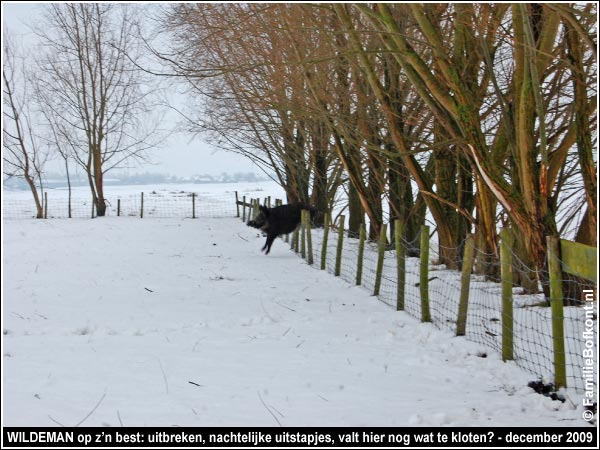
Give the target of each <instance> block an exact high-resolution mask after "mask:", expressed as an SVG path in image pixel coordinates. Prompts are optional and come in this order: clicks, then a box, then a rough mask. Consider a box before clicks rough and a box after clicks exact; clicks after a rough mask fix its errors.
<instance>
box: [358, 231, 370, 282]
mask: <svg viewBox="0 0 600 450" xmlns="http://www.w3.org/2000/svg"><path fill="white" fill-rule="evenodd" d="M366 238H367V231H366V229H365V224H364V223H361V224H360V227H359V229H358V257H357V261H356V285H357V286H360V284H361V283H362V272H363V260H364V254H365V239H366Z"/></svg>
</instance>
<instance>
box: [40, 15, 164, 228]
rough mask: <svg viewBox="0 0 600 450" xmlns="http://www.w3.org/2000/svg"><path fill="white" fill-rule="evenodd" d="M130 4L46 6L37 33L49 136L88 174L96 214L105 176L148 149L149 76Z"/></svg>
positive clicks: (153, 122)
mask: <svg viewBox="0 0 600 450" xmlns="http://www.w3.org/2000/svg"><path fill="white" fill-rule="evenodd" d="M139 27H140V23H139V21H138V18H137V17H136V9H135V6H131V5H117V4H100V3H94V4H91V3H85V4H84V3H77V4H52V5H49V6H48V10H47V14H46V20H45V23H44V29H40V30H38V31H37V33H38V35H39V36H40V38H41V39H42V42H43V49H42V51H41V56H40V58H39V67H40V72H39V80H40V88H41V89H40V91H41V92H43V93H44V97H43V103H44V110H45V111H46V117H48V118H51V121H50V124H51V126H52V129H53V135H54V136H55V137H56V138H57V140H58V141H59V142H60V145H61V146H62V151H63V152H65V151H67V150H68V151H69V152H70V154H71V156H72V157H73V158H74V160H75V161H76V162H77V164H78V165H79V166H81V167H82V168H83V169H84V171H85V173H86V174H87V177H88V181H89V185H90V188H91V191H92V197H93V200H94V203H95V206H96V212H97V215H98V216H104V215H105V213H106V206H107V205H106V201H105V198H104V183H103V180H104V175H105V173H106V172H107V171H109V170H111V169H114V168H116V167H122V166H123V165H124V164H127V163H130V162H132V160H134V159H144V158H145V151H146V150H147V149H148V148H151V147H153V146H155V145H156V144H157V143H158V141H159V139H160V136H159V135H158V122H157V120H158V117H156V116H153V115H152V114H153V112H152V111H151V109H152V108H151V105H150V103H149V102H150V98H151V94H152V93H153V88H152V85H151V80H150V78H149V76H147V75H146V74H145V72H144V71H142V70H141V69H140V65H139V63H140V59H141V58H142V47H141V45H140V42H139V40H138V33H139Z"/></svg>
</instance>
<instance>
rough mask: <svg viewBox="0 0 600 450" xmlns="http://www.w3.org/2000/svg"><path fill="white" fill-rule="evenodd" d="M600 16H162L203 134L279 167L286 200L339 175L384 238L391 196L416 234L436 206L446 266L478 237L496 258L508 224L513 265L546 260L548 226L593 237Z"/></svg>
mask: <svg viewBox="0 0 600 450" xmlns="http://www.w3.org/2000/svg"><path fill="white" fill-rule="evenodd" d="M596 16H597V12H596V6H595V5H593V4H581V5H579V4H578V5H572V4H560V5H559V4H535V3H534V4H527V5H525V4H514V5H513V4H462V3H461V4H386V3H382V4H362V3H361V4H335V5H324V4H318V5H298V4H285V5H284V4H261V5H256V4H248V5H178V6H176V7H173V8H172V9H171V10H170V12H169V15H168V18H169V22H167V23H168V24H169V26H170V27H171V28H170V29H171V30H172V32H174V33H175V38H176V43H177V44H178V45H176V46H175V48H176V51H174V52H173V56H172V59H171V61H170V63H171V65H172V66H173V67H175V69H176V73H177V74H178V75H182V76H183V77H184V79H185V80H186V83H187V84H188V85H189V86H190V89H191V92H193V93H194V94H197V95H199V96H203V97H202V98H204V99H205V100H204V111H203V112H204V113H208V115H209V117H210V119H209V124H208V125H207V124H206V123H202V124H200V125H201V126H200V128H202V127H204V128H208V129H211V130H212V131H213V132H216V133H217V134H218V135H219V138H220V139H223V140H226V141H227V142H228V143H229V144H232V143H233V145H232V146H233V147H234V148H240V149H243V150H242V152H243V153H245V154H247V155H250V156H252V157H253V158H255V159H260V161H262V162H263V163H265V164H267V165H269V166H271V167H272V168H273V170H275V172H276V173H277V176H278V178H279V179H280V181H281V183H282V185H284V186H286V189H287V190H288V192H293V195H290V199H295V198H302V199H306V197H307V196H308V192H307V186H308V185H309V183H310V181H313V183H314V185H315V186H316V185H317V184H316V180H320V178H321V177H320V176H319V173H320V174H327V177H331V175H332V173H333V172H334V171H340V170H341V172H340V173H341V174H342V179H343V180H344V181H347V185H348V186H349V189H348V197H349V204H350V215H351V220H350V222H351V227H357V225H358V224H359V223H360V222H362V221H363V220H364V219H363V216H364V215H366V216H368V219H369V221H370V223H371V225H372V227H371V231H372V236H375V235H376V234H377V233H378V232H379V226H380V225H381V223H383V221H384V220H385V218H384V217H383V216H382V209H383V208H382V205H383V202H384V201H386V200H387V202H388V204H389V210H390V218H400V219H402V220H404V221H405V222H406V223H405V227H404V229H405V230H406V231H407V238H408V239H409V240H413V239H412V238H413V237H414V236H416V234H417V232H418V231H417V230H418V227H417V225H418V224H420V223H422V222H423V221H424V219H423V218H424V208H425V207H426V208H427V209H428V210H429V212H430V214H431V216H432V217H433V220H434V222H435V225H436V231H437V235H438V238H439V244H440V249H439V255H440V262H443V263H446V264H448V265H450V266H453V267H457V266H460V256H461V254H462V249H461V246H462V245H463V243H464V240H465V237H466V236H467V234H468V233H471V232H475V233H477V235H478V238H479V239H478V241H479V242H480V243H481V247H482V248H481V250H482V255H487V257H489V258H491V259H492V260H493V259H495V258H497V257H498V256H497V243H498V239H499V237H498V229H499V227H500V226H506V225H510V226H511V227H512V229H513V230H518V233H515V237H516V249H517V253H518V255H519V259H520V260H521V261H522V262H523V264H524V265H526V266H528V267H529V268H534V269H537V270H540V271H543V269H544V266H545V254H546V244H545V242H546V241H545V237H546V236H548V235H553V236H556V235H563V234H564V233H565V232H566V230H567V229H569V228H570V229H571V230H573V228H578V229H577V230H575V231H577V232H576V233H575V232H572V233H571V235H570V237H573V236H575V235H576V236H577V239H579V240H582V241H585V242H587V243H591V244H595V243H596V242H595V233H594V230H595V227H596V216H597V210H596V201H597V199H596V194H595V190H596V157H595V155H594V153H593V149H594V145H595V141H596V115H595V113H596V101H595V98H596V89H597V86H596V74H597V65H596V58H597V54H596V49H595V33H596V25H595V23H596V22H595V20H596ZM206 98H208V100H206ZM323 161H325V165H324V166H323V165H322V163H323ZM319 171H320V172H319ZM326 184H327V185H328V186H329V185H330V183H329V178H328V179H327V182H326ZM322 191H323V189H320V190H317V189H315V190H314V192H322ZM314 192H313V193H314ZM582 193H584V195H581V194H582ZM579 210H581V211H586V212H585V215H583V214H581V215H579V216H578V215H577V213H578V211H579ZM353 216H354V217H355V218H357V220H352V219H353ZM409 234H410V235H409ZM490 267H493V265H490ZM526 272H527V271H524V276H523V278H522V279H521V280H520V282H521V283H522V284H523V285H524V286H525V287H526V288H527V289H535V288H536V286H537V280H536V279H534V278H535V270H534V271H529V272H528V273H529V274H530V275H531V274H533V275H534V277H531V276H530V277H527V276H525V275H527V273H526Z"/></svg>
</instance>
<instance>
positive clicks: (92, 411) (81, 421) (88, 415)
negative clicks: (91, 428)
mask: <svg viewBox="0 0 600 450" xmlns="http://www.w3.org/2000/svg"><path fill="white" fill-rule="evenodd" d="M104 397H106V392H105V393H104V394H102V397H100V400H98V403H96V406H94V408H92V410H91V411H90V412H89V413H88V414H87V416H85V417H84V418H83V419H81V420H80V421H79V423H77V425H75V426H76V427H78V426H79V425H81V424H82V423H83V422H85V421H86V420H87V419H88V418H89V417H90V416H91V415H92V414H94V412H95V411H96V409H98V406H100V403H102V400H104Z"/></svg>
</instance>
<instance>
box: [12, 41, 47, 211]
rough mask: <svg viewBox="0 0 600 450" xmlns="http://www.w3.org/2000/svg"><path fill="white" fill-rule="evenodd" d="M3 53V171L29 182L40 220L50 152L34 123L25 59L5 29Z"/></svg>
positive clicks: (32, 102)
mask: <svg viewBox="0 0 600 450" xmlns="http://www.w3.org/2000/svg"><path fill="white" fill-rule="evenodd" d="M3 53H4V65H3V68H2V69H3V70H2V94H3V95H2V102H3V106H4V108H3V117H4V123H3V128H2V148H3V149H4V155H3V157H2V159H3V161H4V174H5V175H7V176H9V177H18V178H23V179H24V180H25V181H26V182H27V185H28V186H29V189H30V190H31V193H32V195H33V199H34V201H35V207H36V217H37V218H38V219H40V218H42V217H43V201H42V195H43V180H42V174H43V169H44V164H45V162H46V160H47V158H48V152H47V148H46V147H45V146H44V144H43V141H42V139H41V138H40V135H39V129H37V128H36V125H35V104H34V101H33V100H34V98H33V96H32V92H31V86H30V83H29V74H28V69H27V66H26V64H25V60H24V58H23V57H20V56H18V55H17V53H16V51H15V43H14V42H13V40H12V38H11V36H10V35H8V33H7V32H6V31H5V33H4V42H3Z"/></svg>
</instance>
